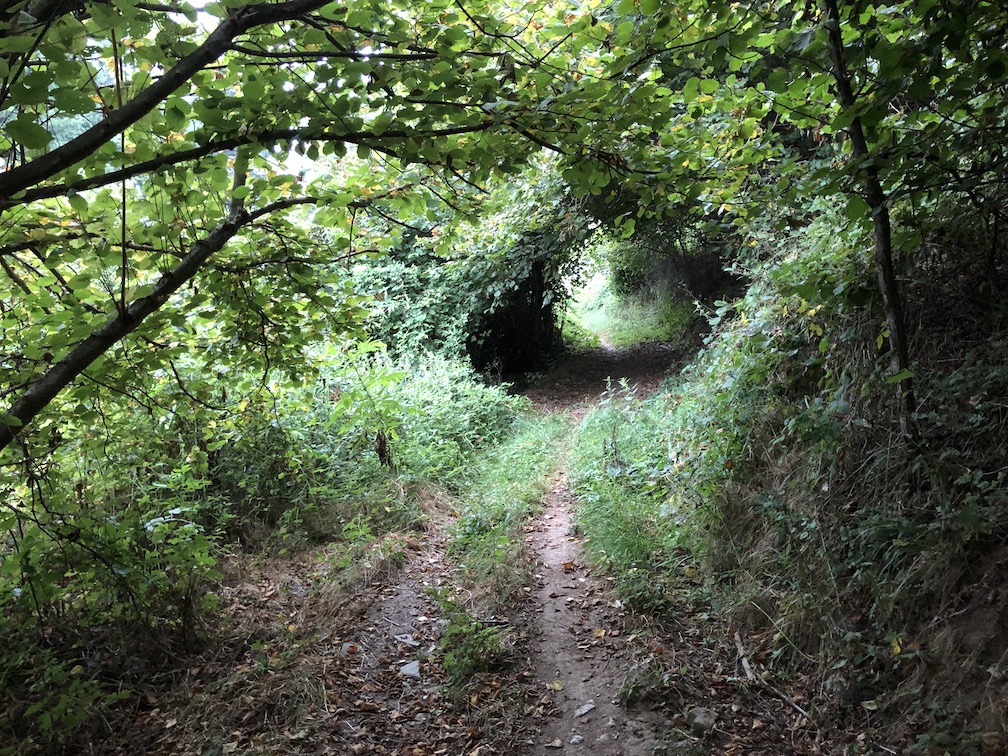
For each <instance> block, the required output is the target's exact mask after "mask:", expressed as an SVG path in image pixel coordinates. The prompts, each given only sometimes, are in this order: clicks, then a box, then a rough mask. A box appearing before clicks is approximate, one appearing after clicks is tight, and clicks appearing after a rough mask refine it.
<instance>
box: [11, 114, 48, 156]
mask: <svg viewBox="0 0 1008 756" xmlns="http://www.w3.org/2000/svg"><path fill="white" fill-rule="evenodd" d="M4 130H5V131H6V132H7V134H8V135H9V136H10V138H11V139H13V140H14V141H15V142H17V143H18V144H20V145H22V146H24V147H26V148H28V149H30V150H38V149H44V148H46V147H48V146H49V142H50V141H52V135H51V134H50V133H49V132H48V131H46V130H45V129H44V128H42V127H41V126H39V125H38V124H37V123H35V121H33V120H32V119H30V118H26V117H25V116H20V117H18V118H16V119H15V120H13V121H11V122H10V123H8V124H7V125H6V126H5V127H4Z"/></svg>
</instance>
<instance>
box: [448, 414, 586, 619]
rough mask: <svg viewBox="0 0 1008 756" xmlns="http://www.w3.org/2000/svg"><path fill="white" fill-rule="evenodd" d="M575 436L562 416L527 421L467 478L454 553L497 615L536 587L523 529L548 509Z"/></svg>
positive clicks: (465, 572) (453, 546) (463, 570)
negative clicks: (569, 437) (567, 439)
mask: <svg viewBox="0 0 1008 756" xmlns="http://www.w3.org/2000/svg"><path fill="white" fill-rule="evenodd" d="M569 430H570V427H569V425H568V423H567V421H566V420H565V419H564V418H563V417H560V416H550V417H547V418H540V417H529V418H526V419H524V420H522V421H520V423H519V424H518V425H517V426H516V428H515V432H514V435H513V436H511V437H510V438H509V439H508V440H507V441H506V442H505V443H503V444H501V445H499V446H497V447H496V448H494V449H492V450H490V451H488V452H487V453H486V454H484V455H482V457H481V458H479V459H477V460H476V461H475V462H474V463H473V465H472V466H471V468H470V469H469V470H468V472H467V475H466V485H465V487H464V490H465V499H464V501H462V502H460V506H461V511H460V513H459V518H458V522H457V523H456V524H455V527H454V530H453V539H452V547H451V548H452V550H453V551H454V553H455V554H456V555H457V556H458V558H459V560H460V566H461V568H462V572H463V574H464V576H465V577H466V578H467V579H468V581H469V582H470V583H471V584H472V585H474V586H477V590H478V591H479V593H480V594H481V596H480V598H481V600H482V601H483V603H484V604H485V605H487V606H488V607H489V608H491V609H500V608H503V607H507V606H509V605H511V604H513V602H514V600H515V599H516V598H518V597H519V596H520V595H521V591H522V589H523V588H527V587H529V586H530V585H531V580H532V575H531V573H530V569H531V568H530V565H529V563H528V559H527V554H526V552H525V534H524V531H523V529H522V528H523V526H524V525H525V523H526V522H527V521H528V518H529V517H530V515H533V514H535V513H536V512H538V511H539V510H540V509H541V508H542V502H543V497H544V495H545V493H546V491H547V490H548V488H549V486H550V485H551V480H552V479H551V474H552V473H554V472H555V471H556V469H557V466H558V464H560V463H561V461H562V459H563V456H564V435H565V434H566V433H568V432H569Z"/></svg>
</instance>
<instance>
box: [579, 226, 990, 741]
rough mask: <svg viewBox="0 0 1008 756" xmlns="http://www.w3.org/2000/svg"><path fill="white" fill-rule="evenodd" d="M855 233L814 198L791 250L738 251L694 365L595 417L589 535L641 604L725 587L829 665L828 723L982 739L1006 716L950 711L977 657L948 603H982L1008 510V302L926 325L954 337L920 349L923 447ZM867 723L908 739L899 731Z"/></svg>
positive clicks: (588, 467)
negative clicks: (1003, 423)
mask: <svg viewBox="0 0 1008 756" xmlns="http://www.w3.org/2000/svg"><path fill="white" fill-rule="evenodd" d="M840 225H841V220H840V219H839V218H837V217H836V216H835V215H834V214H833V213H832V212H831V211H830V210H829V209H827V208H824V207H821V206H817V207H814V208H813V210H812V214H811V215H810V220H809V222H808V224H807V225H805V226H803V227H802V228H801V229H800V230H796V231H795V232H793V233H792V234H791V235H790V238H788V239H787V240H786V241H785V243H781V241H782V240H781V236H780V234H779V233H778V232H776V231H773V230H768V231H766V232H765V235H759V234H754V236H753V242H754V243H753V244H752V245H751V246H750V248H749V249H750V251H749V252H747V253H745V254H743V255H740V256H739V266H740V267H744V271H745V275H746V277H747V279H748V280H750V281H751V283H750V285H749V288H748V290H747V292H746V294H745V295H744V296H743V297H742V298H741V299H739V300H738V301H737V302H734V303H731V304H729V303H721V305H720V307H719V309H718V311H717V313H716V314H715V315H714V316H713V317H712V319H711V325H712V328H713V331H712V333H711V335H710V336H709V337H708V339H707V346H706V348H705V349H703V350H702V351H701V353H700V354H699V355H698V357H697V358H696V360H695V361H694V362H693V363H692V364H691V365H689V366H688V367H687V369H686V370H684V372H683V374H682V376H681V377H679V378H678V379H676V380H673V381H669V382H668V385H667V386H666V387H665V389H664V391H663V392H662V393H660V394H659V395H657V396H655V397H653V398H651V399H649V400H647V401H644V402H641V401H638V400H635V399H633V398H631V397H628V396H626V395H625V393H623V392H621V391H619V390H614V391H612V392H611V393H610V394H609V395H608V396H607V397H606V398H605V399H604V400H603V402H602V403H601V404H600V406H599V407H598V408H597V409H596V410H594V411H593V412H592V413H591V414H589V416H588V417H587V418H586V420H585V422H584V425H583V427H582V429H581V433H580V436H579V442H578V446H577V455H576V460H577V461H576V471H577V476H576V480H575V483H576V487H577V491H578V494H579V496H580V499H581V503H582V504H581V512H580V522H581V526H582V527H583V528H584V530H585V532H586V535H587V536H588V539H589V541H588V542H589V545H590V546H591V547H592V548H593V550H594V552H595V553H596V555H597V557H598V559H599V560H600V562H601V563H602V564H603V565H604V566H606V567H607V568H608V569H609V570H610V571H611V573H612V574H613V575H614V576H615V577H616V579H617V584H618V585H619V586H620V588H621V590H623V591H624V593H625V595H626V596H627V597H628V598H629V599H630V600H632V601H634V602H635V603H636V604H637V605H639V606H641V607H643V608H655V607H658V608H661V606H662V601H663V600H672V599H677V600H680V597H681V593H682V591H683V590H685V591H687V592H691V593H692V594H693V596H694V599H693V600H695V601H698V602H704V603H706V602H707V601H710V600H713V601H714V602H715V604H718V605H720V607H721V610H722V611H723V612H725V613H726V615H727V616H728V617H730V618H731V620H732V622H733V623H734V624H736V626H738V627H741V628H744V629H745V630H746V631H747V632H749V633H752V634H753V635H754V636H755V637H756V638H758V639H760V640H761V642H762V643H763V648H764V649H765V652H766V653H767V654H768V666H769V668H770V669H771V671H772V672H773V673H775V674H779V675H781V676H788V675H790V674H793V673H795V672H796V671H797V670H802V671H803V673H805V674H811V675H813V676H814V677H815V679H817V680H819V681H820V682H819V684H820V685H821V686H823V689H824V690H825V691H827V692H828V696H826V697H825V698H824V699H823V700H822V701H821V702H818V705H819V706H820V707H821V708H820V709H819V710H818V714H819V716H820V717H822V718H823V719H827V718H831V719H833V720H834V721H838V722H845V721H853V722H858V721H859V720H860V719H861V718H862V716H863V714H862V712H864V711H870V712H883V713H886V712H887V713H889V715H891V720H889V721H892V722H896V723H897V724H896V725H895V731H896V732H898V731H899V729H900V727H901V726H902V725H901V724H900V722H905V720H904V719H902V718H903V717H906V716H907V715H908V713H909V715H910V716H911V717H912V718H913V721H914V725H913V731H914V732H915V733H927V732H932V733H934V732H939V733H944V735H943V737H951V738H952V739H953V740H955V741H956V742H959V743H965V742H967V741H970V742H977V739H979V738H980V736H981V735H984V733H987V732H989V731H990V730H989V728H990V727H991V726H993V725H992V721H991V720H990V719H989V718H987V717H989V716H991V715H989V714H985V713H983V710H981V714H980V716H979V717H977V718H976V719H972V720H970V719H964V718H961V715H960V716H955V715H953V712H954V711H955V708H956V707H957V706H958V705H959V704H958V703H957V702H956V701H955V699H949V698H947V697H946V696H947V691H943V690H942V688H941V686H942V685H943V683H941V682H938V680H944V679H947V677H946V676H947V675H952V674H960V672H961V670H960V667H961V666H962V665H970V664H974V665H975V664H976V662H975V661H972V660H971V659H969V658H967V656H966V655H965V654H964V653H963V652H962V651H961V650H959V649H956V648H955V647H954V646H953V645H952V644H953V643H954V640H953V639H954V638H955V637H957V636H958V633H961V632H962V631H961V630H957V629H956V626H955V625H952V626H949V625H945V623H944V620H945V617H944V613H945V612H946V611H947V609H946V607H947V606H948V605H949V602H951V601H960V602H963V601H964V603H963V604H962V606H963V609H962V611H964V612H965V613H967V615H971V616H972V615H973V613H975V612H979V613H980V614H982V613H983V611H984V610H983V609H982V608H981V607H980V606H979V605H978V604H974V603H972V602H974V601H978V600H982V599H980V596H979V595H978V596H976V598H973V599H964V598H963V594H962V593H960V592H961V591H963V590H964V588H963V583H962V582H961V581H962V580H963V576H964V575H966V574H969V573H970V571H978V570H979V571H980V572H979V574H984V572H983V570H984V569H989V566H988V567H987V568H985V567H983V565H984V564H985V563H986V564H987V565H989V564H990V563H989V562H987V561H986V560H988V559H989V557H988V556H987V555H988V554H990V553H991V549H992V547H993V548H995V549H996V547H995V546H994V544H998V543H1001V542H1003V538H1004V526H1003V523H1004V522H1005V521H1006V517H1008V495H1006V489H1005V481H1004V471H1003V469H1002V468H1001V463H1000V460H1001V454H1000V451H999V450H998V449H995V448H992V446H991V444H990V442H989V441H988V442H986V443H985V442H984V441H983V439H988V440H990V439H993V438H995V437H996V435H997V432H998V431H997V430H996V428H997V427H998V424H999V423H1000V417H1001V414H1000V412H999V410H998V409H997V408H996V407H995V406H994V405H993V404H991V403H989V401H990V400H988V399H986V398H985V397H989V396H992V395H993V394H997V395H1000V392H1001V388H997V387H1000V386H1002V385H1003V384H1002V382H1003V378H1004V374H1005V365H1004V362H1003V360H1001V359H991V355H990V352H989V351H987V349H988V347H987V346H984V345H985V344H987V339H988V338H991V339H992V341H993V342H994V343H998V342H1000V340H1001V339H1002V338H1003V327H1004V325H1003V315H1002V314H1001V313H1000V312H999V309H1000V308H999V307H998V306H997V305H996V303H995V302H993V301H992V302H990V303H989V305H988V306H987V307H986V308H984V310H983V312H984V315H983V316H982V317H983V322H984V325H983V327H982V328H981V329H980V332H979V333H978V334H973V335H970V336H967V335H966V334H965V333H963V332H962V330H961V329H960V328H959V327H958V326H957V325H956V324H954V323H949V322H948V321H945V322H936V321H933V320H932V321H930V322H929V324H928V326H927V329H926V331H925V332H926V333H927V334H929V336H930V337H931V338H932V339H934V340H935V343H938V344H942V345H943V347H942V351H941V353H940V354H938V353H936V354H932V355H930V358H929V359H924V358H922V359H921V360H920V362H919V367H918V373H917V378H918V385H919V386H921V387H922V388H923V390H924V392H925V393H924V394H922V395H924V396H928V397H929V399H928V402H929V405H930V402H932V401H934V402H937V404H936V405H933V406H935V407H936V408H937V407H941V408H943V409H942V410H940V411H939V410H937V409H936V410H935V411H933V412H920V413H917V414H916V415H915V419H916V422H917V424H918V428H919V432H920V433H921V437H922V439H927V441H926V442H924V443H922V444H921V445H920V446H916V447H908V446H907V445H905V444H903V443H901V441H900V440H899V437H898V424H896V423H895V422H894V419H893V417H892V414H891V413H892V407H891V404H890V403H889V402H888V401H887V394H888V387H889V385H891V382H892V381H891V379H890V380H888V381H887V380H885V379H884V376H883V375H882V368H881V366H880V365H879V363H878V360H877V356H876V355H877V353H878V343H879V340H880V338H881V337H879V336H878V334H877V332H876V331H875V330H874V329H873V328H872V326H871V325H870V324H871V322H872V321H871V320H870V319H868V318H866V313H867V308H868V305H869V303H870V301H871V295H870V294H869V291H870V288H869V287H870V282H869V281H867V280H865V279H864V277H863V275H864V274H863V273H862V272H861V271H863V269H864V268H863V265H862V264H861V260H859V254H861V252H860V249H862V248H861V247H859V246H858V245H857V244H856V243H852V241H854V240H853V239H852V237H851V236H849V235H844V234H838V233H837V232H836V229H837V228H838V227H840ZM770 250H772V251H770ZM932 275H934V272H933V271H931V270H919V269H918V270H915V271H914V273H913V280H915V281H917V282H919V283H918V285H934V283H933V282H932V283H928V282H929V281H933V279H931V278H930V277H931V276H932ZM959 285H961V284H958V283H957V284H955V286H959ZM950 331H951V332H954V333H955V334H956V340H955V341H953V340H951V338H950V336H951V333H950ZM978 349H979V350H980V351H981V352H982V353H983V354H984V355H986V357H985V358H983V359H980V360H978V359H977V358H978V354H979V353H978V352H977V350H978ZM967 376H969V377H968V378H967ZM963 381H968V384H969V386H970V388H969V389H965V384H964V383H963ZM967 395H968V396H967ZM957 397H958V398H957ZM995 553H997V552H996V550H995ZM984 579H989V578H984ZM966 590H967V591H968V589H966ZM965 595H970V594H969V592H967V593H966V594H965ZM957 597H958V598H957ZM967 622H969V621H967ZM939 628H941V629H939ZM958 637H961V636H958ZM996 648H997V647H996V646H994V647H992V648H991V649H990V650H987V651H984V652H983V653H984V654H991V653H995V654H996V653H1000V652H998V651H996ZM974 658H975V657H974ZM980 666H982V664H981V665H980ZM925 670H930V673H931V674H932V675H936V676H935V677H934V678H932V679H931V680H929V679H928V674H927V673H926V672H925ZM976 671H977V672H978V673H980V670H979V669H977V670H976ZM908 691H911V692H912V693H909V692H908ZM917 697H921V698H920V699H918V698H917ZM914 700H926V701H931V702H932V704H933V705H932V706H930V707H923V706H914V705H913V703H914ZM988 711H989V710H988ZM897 712H898V713H899V714H898V716H897ZM950 715H952V716H950ZM974 716H975V715H974ZM885 721H887V720H885V719H883V720H882V722H883V723H884V722H885ZM854 726H857V727H861V728H865V727H868V725H865V724H863V723H862V724H857V725H854ZM867 732H868V733H869V736H870V737H871V738H873V739H874V738H876V737H879V738H886V737H892V736H893V732H892V731H889V730H886V729H885V726H884V724H880V726H878V727H877V728H876V727H869V729H868V730H867ZM902 735H903V736H904V737H905V735H906V733H902ZM922 742H923V741H922Z"/></svg>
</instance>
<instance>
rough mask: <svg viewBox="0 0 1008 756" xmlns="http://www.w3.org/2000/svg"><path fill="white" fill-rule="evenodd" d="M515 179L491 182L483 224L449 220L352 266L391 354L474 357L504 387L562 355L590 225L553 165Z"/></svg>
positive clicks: (482, 213)
mask: <svg viewBox="0 0 1008 756" xmlns="http://www.w3.org/2000/svg"><path fill="white" fill-rule="evenodd" d="M516 178H517V180H514V179H512V180H509V181H504V180H495V181H493V182H491V183H490V185H489V191H488V192H487V194H486V196H485V197H483V198H482V200H481V201H480V203H479V213H478V216H477V219H476V220H473V219H472V218H471V217H464V218H463V217H461V216H460V215H458V217H451V216H449V215H448V214H446V215H445V217H444V218H443V222H442V223H441V224H440V225H438V226H434V227H432V228H430V229H428V230H424V231H422V232H419V233H415V234H408V235H407V237H406V238H405V239H404V241H403V244H402V245H401V246H400V247H398V248H397V249H395V250H393V251H392V252H391V253H390V254H389V255H388V256H387V257H386V258H381V259H377V260H367V261H364V262H361V263H359V264H358V265H356V266H355V267H354V279H355V281H356V282H357V284H358V287H359V289H360V290H361V291H364V292H368V293H371V294H372V295H373V296H374V297H375V299H376V300H377V306H376V307H375V309H374V312H373V316H372V318H371V323H370V325H371V330H372V333H373V334H374V335H375V336H376V337H377V338H381V339H383V340H385V341H387V343H388V344H389V345H390V348H391V349H392V351H393V352H396V353H399V354H409V353H417V352H420V351H431V352H435V353H441V354H446V355H448V356H457V355H462V354H469V356H470V357H471V359H472V361H473V363H474V364H475V365H476V366H477V367H478V368H479V369H481V370H484V371H485V372H488V373H496V375H495V377H497V378H499V377H500V373H501V372H502V371H503V372H507V373H514V372H518V371H522V370H528V369H531V368H535V367H538V366H541V363H542V361H543V360H544V359H545V358H546V357H547V356H549V355H550V354H552V353H554V352H556V351H558V347H559V346H560V344H559V340H558V338H557V336H558V333H557V332H558V325H559V321H560V319H561V313H562V312H563V311H564V309H565V307H566V304H567V301H568V298H569V296H570V290H571V288H572V287H573V286H574V285H575V284H576V282H577V278H578V273H579V269H580V265H581V261H580V255H579V253H580V251H581V249H582V247H583V246H584V244H585V241H586V239H587V236H588V234H589V219H588V218H587V216H585V215H584V212H583V210H582V209H581V207H580V205H581V203H579V202H576V201H574V200H573V199H572V198H571V197H570V194H569V191H568V189H567V188H566V187H565V186H564V185H563V183H562V182H561V181H560V180H559V178H558V174H557V172H556V169H555V161H549V160H546V159H541V160H538V161H536V163H535V164H534V165H533V166H532V167H531V168H530V169H527V170H526V171H524V172H523V173H522V174H521V175H520V176H518V177H516ZM452 226H454V229H453V230H452V231H451V232H450V235H447V236H445V237H444V238H443V235H444V234H446V232H445V227H448V228H451V227H452ZM494 367H495V368H496V370H493V368H494Z"/></svg>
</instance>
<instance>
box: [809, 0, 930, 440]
mask: <svg viewBox="0 0 1008 756" xmlns="http://www.w3.org/2000/svg"><path fill="white" fill-rule="evenodd" d="M823 7H824V9H825V11H826V17H827V25H826V29H827V32H828V38H829V43H828V45H829V54H830V61H831V63H832V64H833V76H834V78H835V79H836V85H837V97H838V99H839V100H840V105H841V106H843V108H844V109H847V108H852V107H854V106H855V105H856V104H857V99H856V98H855V96H854V90H853V88H852V86H851V80H850V74H849V73H848V71H847V66H846V63H845V56H844V43H843V31H842V26H841V22H840V10H839V8H838V7H837V2H836V0H823ZM847 133H848V135H849V136H850V140H851V147H852V148H853V150H854V157H855V158H857V159H858V160H859V161H860V162H861V163H862V164H863V165H864V168H863V170H862V173H863V177H864V191H865V200H866V201H867V203H868V207H869V208H871V213H872V224H873V226H874V237H875V272H876V274H877V276H878V284H879V289H880V290H881V292H882V306H883V309H884V310H885V318H886V324H887V325H888V326H889V344H890V346H891V348H892V353H891V359H892V371H893V374H894V375H901V376H903V377H902V378H900V380H899V381H898V382H897V384H896V385H897V391H898V396H897V402H898V404H897V408H898V412H899V421H900V430H901V431H902V432H903V434H904V435H905V436H907V437H909V438H913V437H914V436H915V429H914V426H913V418H912V413H913V412H914V410H915V409H916V401H915V400H914V391H913V379H912V378H911V377H910V375H909V370H910V350H909V346H908V344H907V332H906V320H905V318H904V315H903V302H902V299H901V298H900V293H899V285H898V283H897V281H896V271H895V268H894V267H893V247H892V222H891V219H890V216H889V205H888V198H887V197H886V193H885V190H884V189H883V187H882V181H881V179H880V177H879V171H878V166H877V165H875V163H874V162H873V160H872V153H871V150H870V149H869V147H868V140H867V139H866V137H865V131H864V125H863V124H862V122H861V118H860V116H855V118H854V120H853V121H852V122H851V125H850V126H849V127H848V128H847Z"/></svg>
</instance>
